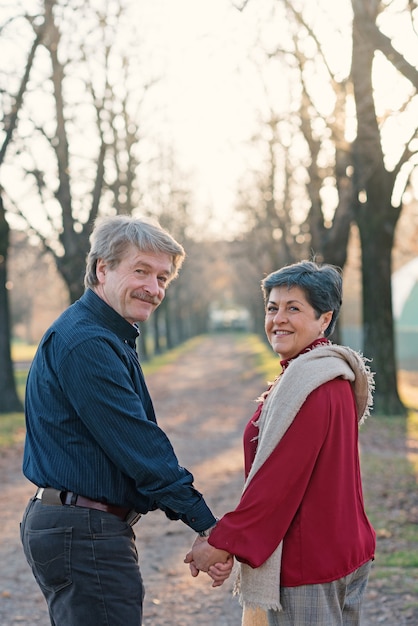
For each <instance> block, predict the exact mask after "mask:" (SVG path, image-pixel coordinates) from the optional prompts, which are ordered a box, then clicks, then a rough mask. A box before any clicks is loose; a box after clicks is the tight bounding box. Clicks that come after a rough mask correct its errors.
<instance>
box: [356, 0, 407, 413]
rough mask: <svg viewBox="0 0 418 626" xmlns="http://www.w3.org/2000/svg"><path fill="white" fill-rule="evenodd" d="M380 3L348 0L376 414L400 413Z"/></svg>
mask: <svg viewBox="0 0 418 626" xmlns="http://www.w3.org/2000/svg"><path fill="white" fill-rule="evenodd" d="M378 4H379V3H378V2H376V0H368V1H367V2H364V0H361V1H359V0H352V5H353V10H354V19H353V57H352V79H353V85H354V96H355V102H356V110H357V138H356V141H355V143H354V188H355V192H356V198H357V199H358V202H357V204H356V220H357V224H358V227H359V231H360V240H361V250H362V287H363V298H362V302H363V328H364V342H363V350H364V354H365V356H366V357H367V358H371V359H372V365H371V367H372V370H373V371H374V372H375V373H376V392H375V411H376V412H377V413H379V414H386V415H404V414H405V407H404V406H403V404H402V402H401V400H400V398H399V394H398V389H397V376H396V371H397V366H396V356H395V339H394V326H393V314H392V287H391V277H392V268H391V255H392V248H393V240H394V234H395V227H396V223H397V221H398V218H399V215H400V207H399V208H395V207H394V206H393V205H392V203H391V197H392V191H393V185H394V182H395V177H394V174H393V172H388V171H387V170H386V169H385V165H384V159H383V151H382V147H381V139H380V131H379V126H378V121H377V116H376V111H375V106H374V98H373V85H372V68H373V59H374V53H375V49H374V46H373V43H372V41H371V40H370V38H369V37H368V36H367V31H368V29H367V28H366V27H365V25H366V24H367V21H368V20H369V21H370V20H372V21H373V23H374V21H375V19H376V15H377V10H378Z"/></svg>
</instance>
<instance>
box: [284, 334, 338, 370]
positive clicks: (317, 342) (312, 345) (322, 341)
mask: <svg viewBox="0 0 418 626" xmlns="http://www.w3.org/2000/svg"><path fill="white" fill-rule="evenodd" d="M321 344H329V345H330V344H331V342H330V341H329V339H327V338H326V337H320V338H319V339H315V341H313V342H312V343H310V344H309V345H308V346H306V348H304V349H303V350H301V351H300V352H299V354H297V355H296V356H293V357H292V358H291V359H283V361H280V365H281V366H282V370H283V371H284V370H285V369H286V367H287V366H288V365H289V363H290V362H291V361H293V360H294V359H297V358H298V356H300V355H301V354H306V352H309V351H310V350H312V349H313V348H316V347H317V346H320V345H321Z"/></svg>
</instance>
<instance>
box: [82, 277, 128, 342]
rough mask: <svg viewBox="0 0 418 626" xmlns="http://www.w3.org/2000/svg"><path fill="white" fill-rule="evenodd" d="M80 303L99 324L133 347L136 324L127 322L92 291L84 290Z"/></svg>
mask: <svg viewBox="0 0 418 626" xmlns="http://www.w3.org/2000/svg"><path fill="white" fill-rule="evenodd" d="M80 302H81V303H82V304H84V306H86V307H87V308H88V309H89V310H90V311H92V313H94V315H95V317H96V319H97V320H98V321H99V322H100V324H102V325H103V326H105V327H106V328H108V329H109V330H111V331H113V332H114V333H115V334H116V335H117V336H118V337H120V339H122V341H126V342H127V343H129V344H130V345H131V346H132V347H134V346H135V341H136V339H137V338H138V335H139V328H138V326H137V324H130V323H129V322H127V321H126V319H125V318H124V317H122V316H121V315H119V313H118V312H117V311H115V309H113V308H112V307H111V306H109V305H108V304H107V303H106V302H105V301H104V300H103V299H102V298H100V296H98V295H97V293H95V292H94V291H93V290H92V289H86V291H85V293H84V294H83V295H82V296H81V298H80Z"/></svg>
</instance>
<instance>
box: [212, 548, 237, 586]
mask: <svg viewBox="0 0 418 626" xmlns="http://www.w3.org/2000/svg"><path fill="white" fill-rule="evenodd" d="M233 566H234V557H233V556H232V554H231V555H229V557H228V559H227V560H226V561H225V563H215V565H211V566H210V568H209V569H208V575H209V576H210V577H211V578H212V580H213V583H212V587H220V586H221V585H223V584H224V582H225V581H226V579H227V578H229V576H230V575H231V572H232V568H233Z"/></svg>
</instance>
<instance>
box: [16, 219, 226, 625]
mask: <svg viewBox="0 0 418 626" xmlns="http://www.w3.org/2000/svg"><path fill="white" fill-rule="evenodd" d="M183 259H184V250H183V248H182V246H181V245H180V244H178V243H177V242H176V241H175V240H174V239H173V238H172V237H171V235H169V234H168V233H167V232H166V231H165V230H163V229H162V228H161V227H160V226H159V225H156V224H153V223H150V222H146V221H143V220H140V219H135V218H132V217H127V216H117V217H111V218H106V219H103V220H102V221H99V222H98V223H97V224H96V226H95V229H94V231H93V234H92V241H91V249H90V253H89V255H88V259H87V267H86V274H85V287H86V290H85V293H84V295H83V296H82V297H81V298H80V300H78V301H77V302H75V303H74V304H73V305H71V306H70V307H69V308H68V309H67V310H66V311H65V312H64V313H63V314H62V315H61V316H60V317H59V318H58V319H57V320H56V321H55V322H54V323H53V324H52V326H51V327H50V328H49V329H48V330H47V332H46V333H45V335H44V337H43V339H42V341H41V342H40V345H39V348H38V351H37V353H36V356H35V358H34V360H33V363H32V366H31V369H30V372H29V376H28V381H27V390H26V400H25V405H26V406H25V413H26V425H27V436H26V444H25V452H24V460H23V472H24V474H25V476H26V477H27V478H28V479H29V480H30V481H31V482H32V483H34V485H35V486H36V488H37V489H36V490H35V494H34V496H33V498H31V500H30V501H29V503H28V506H27V508H26V511H25V513H24V516H23V520H22V524H21V535H22V543H23V548H24V551H25V555H26V558H27V560H28V562H29V564H30V566H31V568H32V571H33V574H34V576H35V578H36V580H37V582H38V584H39V586H40V588H41V590H42V593H43V594H44V596H45V598H46V601H47V603H48V608H49V613H50V619H51V624H53V625H56V626H58V625H59V626H81V625H83V624H86V625H87V624H88V625H89V626H94V625H98V626H99V625H100V626H103V625H109V626H118V625H120V626H127V625H129V626H139V625H140V624H141V623H142V602H143V596H144V589H143V584H142V579H141V573H140V569H139V566H138V555H137V551H136V548H135V535H134V532H133V529H132V527H133V525H134V524H135V523H136V522H137V521H138V519H139V518H140V517H141V515H143V514H145V513H148V511H152V510H154V509H157V508H158V509H161V510H162V511H164V512H165V513H166V515H167V516H168V517H169V518H170V519H173V520H178V519H181V520H182V521H183V522H184V523H185V524H187V525H188V526H190V527H191V528H192V529H194V530H195V531H196V532H197V533H202V535H203V536H204V535H206V534H207V533H208V532H209V530H210V529H211V528H212V527H213V526H214V525H215V523H216V519H215V517H214V515H213V514H212V512H211V511H210V509H209V508H208V506H207V504H206V502H205V500H204V499H203V497H202V495H201V494H200V493H199V492H198V491H197V490H196V489H195V487H194V486H193V476H192V475H191V474H190V472H189V471H187V470H186V469H185V468H183V467H181V466H180V465H179V463H178V460H177V458H176V455H175V453H174V450H173V448H172V446H171V443H170V441H169V439H168V438H167V436H166V435H165V433H164V432H163V431H162V430H161V429H160V428H159V426H158V424H157V421H156V417H155V414H154V409H153V405H152V401H151V398H150V395H149V392H148V389H147V386H146V383H145V380H144V376H143V373H142V370H141V366H140V364H139V361H138V356H137V353H136V350H135V340H136V338H137V336H138V328H137V326H136V324H137V322H143V321H145V320H147V319H148V318H149V316H150V315H151V313H152V312H153V311H154V310H155V309H156V308H157V306H158V305H159V304H161V302H162V300H163V298H164V295H165V290H166V288H167V286H168V285H169V283H170V281H171V280H172V279H173V278H175V277H176V276H177V274H178V271H179V269H180V267H181V264H182V262H183ZM230 569H231V567H230V565H226V566H225V567H224V569H223V570H222V568H219V569H218V571H217V578H216V576H213V578H214V583H213V584H214V586H216V585H219V584H222V582H223V580H224V579H225V578H226V577H227V576H228V574H229V573H230Z"/></svg>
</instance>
